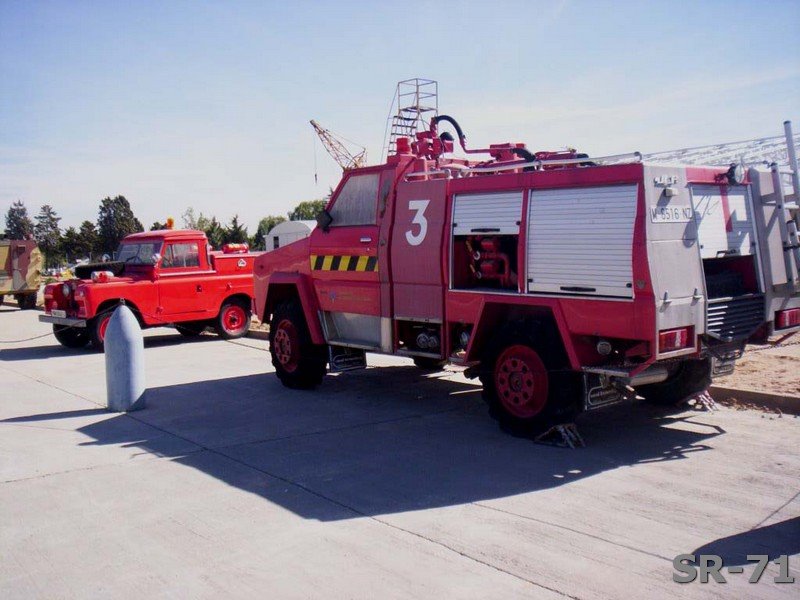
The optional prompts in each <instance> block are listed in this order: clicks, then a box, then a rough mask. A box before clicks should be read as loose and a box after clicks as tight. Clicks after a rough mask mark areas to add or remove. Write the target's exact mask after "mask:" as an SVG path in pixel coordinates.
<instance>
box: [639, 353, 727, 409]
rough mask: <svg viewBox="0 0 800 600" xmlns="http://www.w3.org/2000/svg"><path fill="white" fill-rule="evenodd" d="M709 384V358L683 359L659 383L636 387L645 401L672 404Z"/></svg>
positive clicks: (664, 404) (662, 404) (705, 387)
mask: <svg viewBox="0 0 800 600" xmlns="http://www.w3.org/2000/svg"><path fill="white" fill-rule="evenodd" d="M710 385H711V359H710V358H706V359H703V360H685V361H683V362H681V363H679V364H678V366H677V369H676V370H675V372H674V373H673V374H672V375H670V376H669V378H668V379H666V380H664V381H662V382H661V383H651V384H650V385H642V386H639V387H638V388H636V391H637V392H638V393H639V394H641V395H642V396H643V397H644V399H645V400H646V401H647V402H650V403H651V404H658V405H660V406H674V405H676V404H677V403H678V402H680V401H681V400H684V399H685V398H687V397H689V396H691V395H692V394H696V393H698V392H702V391H704V390H706V389H707V388H708V386H710Z"/></svg>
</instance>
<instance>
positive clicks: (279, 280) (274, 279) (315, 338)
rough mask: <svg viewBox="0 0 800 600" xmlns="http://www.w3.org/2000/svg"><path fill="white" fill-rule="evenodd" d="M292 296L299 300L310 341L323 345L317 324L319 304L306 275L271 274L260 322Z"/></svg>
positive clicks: (323, 338)
mask: <svg viewBox="0 0 800 600" xmlns="http://www.w3.org/2000/svg"><path fill="white" fill-rule="evenodd" d="M294 296H296V297H297V298H298V299H299V300H300V306H302V307H303V314H305V317H306V323H307V324H308V331H309V333H310V334H311V341H312V342H314V343H315V344H324V343H325V336H324V335H323V333H322V325H321V324H320V322H319V302H318V301H317V297H316V295H315V294H314V287H313V283H312V282H311V278H310V277H309V276H308V275H302V274H300V273H272V274H271V275H270V276H269V281H268V283H267V294H266V302H265V303H264V305H263V306H264V312H263V313H262V314H261V319H262V321H263V320H264V318H266V316H267V315H268V314H270V313H271V312H272V311H273V310H274V308H275V306H277V305H278V304H279V303H280V302H282V301H283V300H285V299H289V298H291V297H294Z"/></svg>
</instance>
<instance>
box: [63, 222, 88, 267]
mask: <svg viewBox="0 0 800 600" xmlns="http://www.w3.org/2000/svg"><path fill="white" fill-rule="evenodd" d="M80 247H81V234H80V233H78V232H77V230H76V229H75V228H74V227H67V229H66V230H65V231H64V235H62V236H61V254H63V255H64V257H65V258H66V260H67V262H68V263H70V262H75V261H76V260H78V259H79V258H84V256H81V252H80Z"/></svg>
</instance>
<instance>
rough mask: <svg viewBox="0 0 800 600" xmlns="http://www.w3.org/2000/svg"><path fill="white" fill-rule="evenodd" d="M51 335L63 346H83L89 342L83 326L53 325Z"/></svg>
mask: <svg viewBox="0 0 800 600" xmlns="http://www.w3.org/2000/svg"><path fill="white" fill-rule="evenodd" d="M53 335H54V336H56V339H57V340H58V343H59V344H61V345H62V346H64V347H65V348H83V347H84V346H86V344H88V343H89V334H88V333H87V332H86V329H84V328H83V327H69V326H67V325H53Z"/></svg>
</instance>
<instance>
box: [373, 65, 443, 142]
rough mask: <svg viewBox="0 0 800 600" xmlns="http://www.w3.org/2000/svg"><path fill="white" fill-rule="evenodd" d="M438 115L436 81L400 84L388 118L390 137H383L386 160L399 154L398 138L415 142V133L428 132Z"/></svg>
mask: <svg viewBox="0 0 800 600" xmlns="http://www.w3.org/2000/svg"><path fill="white" fill-rule="evenodd" d="M395 107H396V109H397V110H396V111H394V109H395ZM393 111H394V112H393ZM438 114H439V83H438V82H437V81H434V80H433V79H421V78H418V77H417V78H414V79H406V80H404V81H400V82H398V83H397V89H396V91H395V96H394V100H393V102H392V106H391V108H390V109H389V117H388V118H387V124H386V127H387V132H388V135H385V136H384V157H386V156H391V155H392V154H394V153H395V152H396V150H397V138H399V137H407V138H411V140H412V141H413V140H414V136H415V135H416V133H417V132H418V131H422V130H425V129H427V128H428V126H429V123H430V120H431V118H432V117H435V116H437V115H438ZM387 139H388V142H387Z"/></svg>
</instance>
